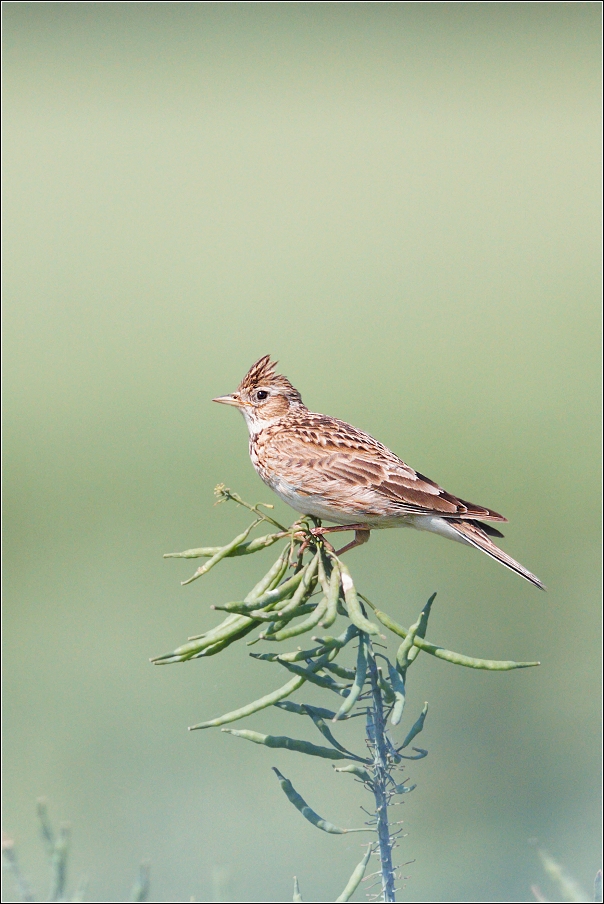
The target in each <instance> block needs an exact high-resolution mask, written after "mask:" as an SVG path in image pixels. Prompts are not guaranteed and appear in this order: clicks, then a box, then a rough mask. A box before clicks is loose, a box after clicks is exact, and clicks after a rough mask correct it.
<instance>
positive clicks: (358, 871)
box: [336, 844, 373, 904]
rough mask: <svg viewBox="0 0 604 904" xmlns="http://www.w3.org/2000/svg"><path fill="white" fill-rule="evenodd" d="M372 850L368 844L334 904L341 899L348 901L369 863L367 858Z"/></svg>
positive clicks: (337, 903) (338, 903) (338, 902)
mask: <svg viewBox="0 0 604 904" xmlns="http://www.w3.org/2000/svg"><path fill="white" fill-rule="evenodd" d="M372 850H373V845H371V844H370V845H369V847H368V848H367V853H366V854H365V856H364V857H363V859H362V860H361V862H360V863H358V864H357V865H356V866H355V868H354V870H353V873H352V875H351V877H350V879H349V880H348V882H347V883H346V887H345V889H344V891H343V892H342V894H341V895H338V897H337V898H336V904H340V902H341V901H350V899H351V898H352V896H353V894H354V893H355V891H356V890H357V888H358V887H359V885H360V884H361V880H362V878H363V876H364V875H365V869H366V867H367V864H368V863H369V858H370V857H371V852H372Z"/></svg>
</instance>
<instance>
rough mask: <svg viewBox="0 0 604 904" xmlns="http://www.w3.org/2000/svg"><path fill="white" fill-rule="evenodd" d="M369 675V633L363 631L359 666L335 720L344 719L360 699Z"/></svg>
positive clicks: (358, 659)
mask: <svg viewBox="0 0 604 904" xmlns="http://www.w3.org/2000/svg"><path fill="white" fill-rule="evenodd" d="M366 677H367V635H366V634H365V633H363V632H361V633H360V634H359V649H358V651H357V667H356V672H355V676H354V681H353V683H352V687H351V688H350V693H349V694H348V696H347V697H346V699H345V700H344V702H343V703H342V705H341V706H340V708H339V710H338V711H337V713H336V715H335V716H334V719H333V721H334V722H337V721H338V720H339V719H344V718H345V717H346V716H347V715H348V713H349V712H350V710H351V709H352V707H353V706H354V704H355V703H356V702H357V700H358V699H359V694H360V693H361V691H362V690H363V686H364V684H365V678H366Z"/></svg>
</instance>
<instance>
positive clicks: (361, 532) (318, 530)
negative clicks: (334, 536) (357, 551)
mask: <svg viewBox="0 0 604 904" xmlns="http://www.w3.org/2000/svg"><path fill="white" fill-rule="evenodd" d="M344 530H353V531H354V540H353V541H352V543H348V544H347V545H346V546H343V547H342V549H340V550H338V552H337V553H336V555H337V556H341V555H342V553H343V552H347V551H348V550H349V549H354V547H355V546H361V545H362V544H363V543H367V541H368V540H369V537H370V535H371V530H370V528H369V526H368V525H367V524H339V525H337V527H313V528H312V529H311V534H312V535H313V536H314V537H322V536H323V535H324V534H331V533H335V532H336V531H344Z"/></svg>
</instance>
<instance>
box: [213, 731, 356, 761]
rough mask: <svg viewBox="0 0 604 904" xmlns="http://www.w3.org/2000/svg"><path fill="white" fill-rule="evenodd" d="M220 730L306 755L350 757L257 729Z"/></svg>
mask: <svg viewBox="0 0 604 904" xmlns="http://www.w3.org/2000/svg"><path fill="white" fill-rule="evenodd" d="M222 731H224V732H225V733H226V734H232V735H234V736H235V737H236V738H243V739H244V740H245V741H252V743H253V744H263V745H264V746H265V747H273V748H282V749H284V750H293V751H295V752H296V753H305V754H307V755H308V756H318V757H321V758H322V759H324V760H348V759H350V757H349V755H348V754H347V753H341V752H340V751H339V750H332V748H331V747H319V745H318V744H311V742H310V741H299V740H298V739H297V738H288V737H287V736H286V735H265V734H261V733H260V732H259V731H251V730H250V729H249V728H241V729H236V728H223V729H222Z"/></svg>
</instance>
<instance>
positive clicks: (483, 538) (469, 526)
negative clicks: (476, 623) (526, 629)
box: [447, 518, 546, 590]
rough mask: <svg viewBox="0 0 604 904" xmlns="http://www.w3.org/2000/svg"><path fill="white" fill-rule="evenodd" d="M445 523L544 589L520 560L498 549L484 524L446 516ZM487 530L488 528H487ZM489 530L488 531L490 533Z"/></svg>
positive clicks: (474, 544) (471, 542)
mask: <svg viewBox="0 0 604 904" xmlns="http://www.w3.org/2000/svg"><path fill="white" fill-rule="evenodd" d="M447 524H448V525H449V526H450V527H452V528H453V530H455V531H456V533H458V534H459V535H460V538H463V540H465V541H466V542H467V543H469V544H470V545H471V546H474V547H476V549H481V550H482V551H483V552H486V554H487V555H488V556H490V557H491V558H492V559H495V560H496V561H497V562H501V564H502V565H505V566H506V568H510V569H511V570H512V571H515V572H516V574H519V575H520V576H521V577H523V578H525V579H526V580H527V581H530V582H531V584H534V585H535V587H539V589H540V590H545V589H546V587H545V584H543V583H542V582H541V581H540V580H539V578H538V577H536V576H535V575H534V574H531V572H530V571H528V570H527V569H526V568H525V567H524V566H523V565H521V564H520V562H517V561H516V560H515V559H512V557H511V556H508V555H507V553H505V552H504V551H503V550H502V549H499V547H498V546H495V544H494V543H493V541H492V540H490V539H489V537H488V536H487V534H486V532H485V529H484V528H485V527H486V525H485V526H482V525H479V524H478V523H477V522H476V521H462V520H461V519H460V520H457V519H453V518H447ZM487 530H488V528H487ZM490 532H491V531H489V533H490Z"/></svg>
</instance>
